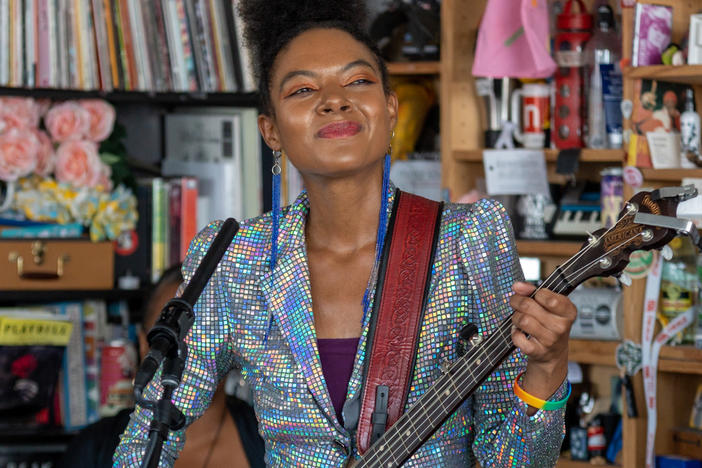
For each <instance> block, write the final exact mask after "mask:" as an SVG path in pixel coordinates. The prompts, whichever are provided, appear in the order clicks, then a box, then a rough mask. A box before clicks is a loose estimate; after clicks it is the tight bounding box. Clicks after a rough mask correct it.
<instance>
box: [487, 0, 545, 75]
mask: <svg viewBox="0 0 702 468" xmlns="http://www.w3.org/2000/svg"><path fill="white" fill-rule="evenodd" d="M515 4H518V5H519V8H515ZM548 44H549V26H548V7H547V5H546V0H516V1H515V0H489V1H488V4H487V8H485V13H484V15H483V20H482V22H481V23H480V30H479V32H478V45H477V48H476V51H475V60H474V62H473V75H475V76H488V77H495V78H503V77H511V78H546V77H549V76H551V75H552V74H553V72H554V71H555V70H556V63H555V62H554V61H553V59H552V58H551V55H550V52H549V45H548Z"/></svg>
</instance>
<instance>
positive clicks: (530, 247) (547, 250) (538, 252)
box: [517, 240, 583, 258]
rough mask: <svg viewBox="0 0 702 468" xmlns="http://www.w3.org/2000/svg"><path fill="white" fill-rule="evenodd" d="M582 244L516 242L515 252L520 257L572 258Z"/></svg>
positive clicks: (554, 241) (547, 241)
mask: <svg viewBox="0 0 702 468" xmlns="http://www.w3.org/2000/svg"><path fill="white" fill-rule="evenodd" d="M582 245H583V243H582V242H570V241H557V240H553V241H549V240H544V241H530V240H518V241H517V252H519V255H521V256H539V257H566V258H567V257H572V256H573V255H575V254H576V253H578V251H579V250H580V247H581V246H582Z"/></svg>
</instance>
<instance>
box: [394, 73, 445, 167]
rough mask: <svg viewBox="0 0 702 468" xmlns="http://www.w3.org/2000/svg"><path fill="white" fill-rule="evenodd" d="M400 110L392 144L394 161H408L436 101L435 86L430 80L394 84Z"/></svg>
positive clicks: (400, 81)
mask: <svg viewBox="0 0 702 468" xmlns="http://www.w3.org/2000/svg"><path fill="white" fill-rule="evenodd" d="M393 90H394V91H395V93H396V94H397V99H398V102H399V108H398V112H397V125H396V126H395V132H394V135H393V137H392V140H391V142H390V144H391V146H392V155H391V156H392V160H393V161H397V160H400V159H407V155H408V154H409V153H411V152H413V151H414V146H415V145H416V144H417V139H418V138H419V134H420V132H421V131H422V127H423V125H424V119H425V118H426V116H427V112H428V111H429V108H431V106H432V105H434V102H435V101H436V93H434V85H433V84H432V82H431V81H430V80H428V79H416V78H415V79H402V80H397V81H394V82H393Z"/></svg>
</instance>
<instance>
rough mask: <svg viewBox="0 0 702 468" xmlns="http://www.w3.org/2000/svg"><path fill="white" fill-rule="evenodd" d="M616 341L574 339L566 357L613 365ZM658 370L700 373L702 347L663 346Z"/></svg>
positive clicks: (569, 344) (590, 362)
mask: <svg viewBox="0 0 702 468" xmlns="http://www.w3.org/2000/svg"><path fill="white" fill-rule="evenodd" d="M618 344H619V342H618V341H603V340H576V339H571V340H570V341H569V342H568V359H569V360H571V361H575V362H578V363H580V364H598V365H604V366H615V365H616V362H615V358H614V356H615V352H616V350H617V345H618ZM658 370H659V372H670V373H677V374H696V375H702V349H697V348H695V347H693V346H663V348H661V354H660V357H659V361H658Z"/></svg>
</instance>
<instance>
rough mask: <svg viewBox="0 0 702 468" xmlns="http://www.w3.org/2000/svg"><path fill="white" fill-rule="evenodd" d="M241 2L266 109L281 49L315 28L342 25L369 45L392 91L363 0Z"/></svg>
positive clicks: (266, 109)
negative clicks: (367, 24) (367, 25)
mask: <svg viewBox="0 0 702 468" xmlns="http://www.w3.org/2000/svg"><path fill="white" fill-rule="evenodd" d="M238 3H239V5H238V9H239V15H240V16H241V19H242V21H243V23H244V40H245V42H246V45H247V46H248V47H249V50H250V51H251V53H252V59H253V67H254V71H255V74H256V79H257V80H258V90H259V94H260V99H261V110H262V111H263V112H264V113H267V114H272V113H273V109H272V106H271V96H270V80H271V74H272V69H273V64H274V62H275V59H276V57H277V56H278V53H279V52H280V51H281V50H282V49H283V48H285V46H286V45H288V44H289V43H290V42H291V41H292V40H293V39H295V38H296V37H297V36H299V35H300V34H302V33H304V32H305V31H308V30H310V29H314V28H328V29H340V30H342V31H345V32H347V33H349V34H350V35H351V36H353V37H354V38H355V39H356V40H357V41H359V42H361V43H362V44H364V45H365V46H366V47H368V49H369V50H370V51H371V52H372V53H373V55H374V57H375V60H376V62H377V64H378V67H379V68H380V73H381V78H382V81H383V88H384V89H385V93H386V94H389V93H390V89H391V88H390V80H389V77H388V71H387V66H386V65H385V62H384V61H383V59H382V58H381V56H380V52H379V50H378V48H377V46H376V45H375V43H374V42H373V41H372V40H371V39H370V37H369V36H368V34H367V33H366V31H365V29H364V27H365V21H366V7H365V2H364V1H363V0H240V1H239V2H238Z"/></svg>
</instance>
